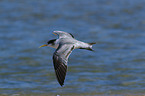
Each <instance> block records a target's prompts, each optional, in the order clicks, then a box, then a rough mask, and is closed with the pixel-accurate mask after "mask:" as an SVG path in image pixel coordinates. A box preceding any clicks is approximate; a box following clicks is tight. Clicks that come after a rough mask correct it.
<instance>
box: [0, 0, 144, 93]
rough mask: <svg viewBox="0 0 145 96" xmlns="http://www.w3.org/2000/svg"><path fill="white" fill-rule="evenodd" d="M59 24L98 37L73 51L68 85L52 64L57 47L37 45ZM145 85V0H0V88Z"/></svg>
mask: <svg viewBox="0 0 145 96" xmlns="http://www.w3.org/2000/svg"><path fill="white" fill-rule="evenodd" d="M54 30H61V31H66V32H69V33H72V34H73V35H74V37H75V38H76V39H78V40H81V41H84V42H96V43H97V44H96V45H94V46H93V49H94V50H95V52H91V51H87V50H80V49H78V50H74V51H73V53H72V54H71V55H70V58H69V64H68V66H69V67H68V72H67V76H66V80H65V85H64V87H60V85H59V84H58V82H57V80H56V77H55V73H54V69H53V62H52V55H53V52H54V51H55V49H52V48H47V47H45V48H40V49H39V48H38V47H39V46H40V45H42V44H45V43H46V42H47V41H48V40H51V39H55V38H57V36H55V35H53V34H52V31H54ZM144 90H145V0H0V94H5V95H10V94H32V95H33V94H52V95H53V94H60V95H61V94H63V95H65V94H68V95H76V94H77V95H81V94H87V95H97V94H98V95H114V94H118V95H122V94H145V91H144ZM32 95H31V96H32ZM27 96H29V95H27Z"/></svg>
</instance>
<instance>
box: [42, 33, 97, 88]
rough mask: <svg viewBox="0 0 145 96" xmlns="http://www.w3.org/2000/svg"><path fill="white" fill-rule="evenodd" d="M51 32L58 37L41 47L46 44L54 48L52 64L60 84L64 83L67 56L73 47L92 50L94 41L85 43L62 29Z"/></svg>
mask: <svg viewBox="0 0 145 96" xmlns="http://www.w3.org/2000/svg"><path fill="white" fill-rule="evenodd" d="M53 34H55V35H58V39H53V40H50V41H48V42H47V44H44V45H42V46H40V48H41V47H44V46H48V47H52V48H55V49H56V51H55V52H54V54H53V64H54V69H55V73H56V78H57V81H58V82H59V84H60V85H61V86H63V85H64V80H65V76H66V72H67V62H68V57H69V55H70V54H71V52H72V51H73V50H74V49H86V50H90V51H93V49H92V45H93V44H96V43H94V42H93V43H85V42H82V41H78V40H76V39H75V38H74V36H73V35H72V34H71V33H67V32H63V31H53Z"/></svg>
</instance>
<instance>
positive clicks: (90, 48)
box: [87, 42, 96, 51]
mask: <svg viewBox="0 0 145 96" xmlns="http://www.w3.org/2000/svg"><path fill="white" fill-rule="evenodd" d="M88 44H89V45H90V47H89V48H87V50H90V51H94V50H93V49H92V46H93V44H96V42H93V43H88Z"/></svg>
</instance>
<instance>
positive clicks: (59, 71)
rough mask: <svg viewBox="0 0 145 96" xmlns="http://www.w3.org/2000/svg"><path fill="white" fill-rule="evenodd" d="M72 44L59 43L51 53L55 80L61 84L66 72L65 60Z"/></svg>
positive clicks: (71, 48)
mask: <svg viewBox="0 0 145 96" xmlns="http://www.w3.org/2000/svg"><path fill="white" fill-rule="evenodd" d="M73 49H74V46H73V45H72V44H63V45H59V47H58V48H57V49H56V51H55V52H54V54H53V64H54V69H55V73H56V77H57V80H58V82H59V84H60V85H61V86H62V85H63V84H64V80H65V76H66V72H67V61H68V57H69V55H70V54H71V52H72V50H73Z"/></svg>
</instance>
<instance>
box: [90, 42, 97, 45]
mask: <svg viewBox="0 0 145 96" xmlns="http://www.w3.org/2000/svg"><path fill="white" fill-rule="evenodd" d="M88 44H89V45H93V44H96V42H92V43H88Z"/></svg>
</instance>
